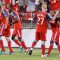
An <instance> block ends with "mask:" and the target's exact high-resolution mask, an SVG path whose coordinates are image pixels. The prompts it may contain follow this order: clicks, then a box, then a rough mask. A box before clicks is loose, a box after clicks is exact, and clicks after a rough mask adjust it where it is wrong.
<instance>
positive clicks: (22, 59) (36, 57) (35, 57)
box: [0, 48, 60, 60]
mask: <svg viewBox="0 0 60 60" xmlns="http://www.w3.org/2000/svg"><path fill="white" fill-rule="evenodd" d="M6 50H7V49H6ZM13 50H14V52H15V54H14V55H7V54H4V55H0V60H60V57H59V56H58V55H59V53H58V51H57V49H53V50H52V52H51V55H50V56H49V57H47V58H41V50H40V49H35V50H34V51H33V54H32V55H31V56H29V55H28V54H24V53H19V49H18V48H13ZM46 51H47V50H46Z"/></svg>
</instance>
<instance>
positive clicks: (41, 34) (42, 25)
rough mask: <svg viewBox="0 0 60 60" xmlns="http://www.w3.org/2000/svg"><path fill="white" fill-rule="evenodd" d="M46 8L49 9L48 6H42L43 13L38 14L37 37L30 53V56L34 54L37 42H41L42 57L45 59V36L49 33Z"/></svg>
mask: <svg viewBox="0 0 60 60" xmlns="http://www.w3.org/2000/svg"><path fill="white" fill-rule="evenodd" d="M46 8H47V6H46V4H42V11H41V12H37V13H36V15H37V27H36V36H35V40H34V42H33V43H32V46H31V49H30V51H29V55H31V54H32V51H33V48H34V46H35V45H36V44H37V42H38V41H39V40H41V41H42V43H41V49H42V57H45V41H46V35H45V34H46V32H47V20H46V15H47V13H46Z"/></svg>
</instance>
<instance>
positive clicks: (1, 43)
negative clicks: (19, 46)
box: [0, 37, 5, 54]
mask: <svg viewBox="0 0 60 60" xmlns="http://www.w3.org/2000/svg"><path fill="white" fill-rule="evenodd" d="M0 47H1V49H2V50H1V52H0V54H4V53H5V47H4V44H3V41H2V39H1V37H0Z"/></svg>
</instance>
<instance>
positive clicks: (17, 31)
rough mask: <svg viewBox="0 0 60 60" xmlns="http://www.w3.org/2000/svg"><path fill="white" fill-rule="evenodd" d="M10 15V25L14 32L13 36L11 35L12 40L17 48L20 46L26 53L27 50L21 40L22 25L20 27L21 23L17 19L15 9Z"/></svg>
mask: <svg viewBox="0 0 60 60" xmlns="http://www.w3.org/2000/svg"><path fill="white" fill-rule="evenodd" d="M10 15H11V18H12V25H13V27H14V31H13V34H12V40H13V41H14V42H15V43H16V44H18V45H19V46H21V45H22V47H23V48H24V49H25V50H26V52H28V48H27V47H26V45H25V42H24V41H23V39H22V32H21V30H22V25H21V21H20V18H19V14H18V12H17V11H16V9H15V7H14V8H13V9H12V12H11V14H10ZM16 37H17V38H18V40H19V41H18V40H17V39H16ZM20 43H21V44H20Z"/></svg>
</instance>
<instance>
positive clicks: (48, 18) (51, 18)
mask: <svg viewBox="0 0 60 60" xmlns="http://www.w3.org/2000/svg"><path fill="white" fill-rule="evenodd" d="M58 13H59V10H57V12H56V14H55V15H54V16H53V17H52V16H51V15H50V14H49V13H48V14H47V15H46V19H47V20H48V21H49V22H50V23H54V22H55V20H56V17H57V15H58Z"/></svg>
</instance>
